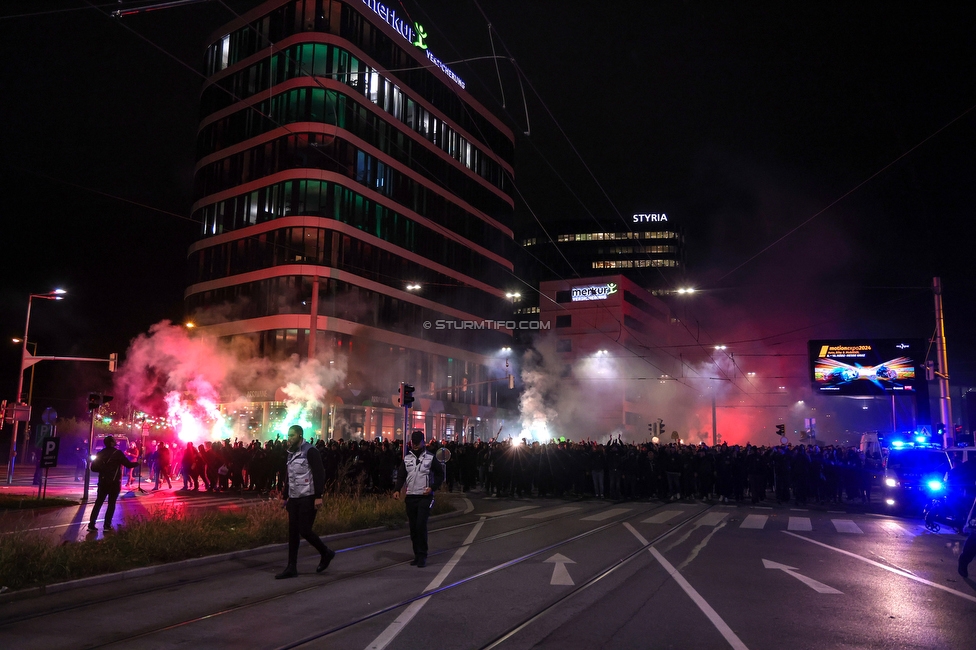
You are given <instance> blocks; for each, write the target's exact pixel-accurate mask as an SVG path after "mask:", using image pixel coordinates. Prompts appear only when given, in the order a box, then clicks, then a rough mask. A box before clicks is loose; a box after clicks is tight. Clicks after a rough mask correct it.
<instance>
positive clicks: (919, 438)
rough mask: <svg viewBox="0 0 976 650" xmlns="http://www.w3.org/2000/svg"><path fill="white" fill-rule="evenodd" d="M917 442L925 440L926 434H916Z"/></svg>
mask: <svg viewBox="0 0 976 650" xmlns="http://www.w3.org/2000/svg"><path fill="white" fill-rule="evenodd" d="M915 442H925V436H915Z"/></svg>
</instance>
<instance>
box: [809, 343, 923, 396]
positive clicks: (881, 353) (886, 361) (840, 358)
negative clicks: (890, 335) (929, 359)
mask: <svg viewBox="0 0 976 650" xmlns="http://www.w3.org/2000/svg"><path fill="white" fill-rule="evenodd" d="M809 350H810V372H811V375H812V377H813V385H814V388H815V389H816V390H817V391H818V392H820V393H828V394H834V395H880V394H883V393H912V392H915V391H916V390H917V386H918V384H917V382H919V381H924V380H925V351H926V343H925V341H922V340H920V339H842V340H828V341H810V344H809Z"/></svg>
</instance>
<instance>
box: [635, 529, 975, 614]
mask: <svg viewBox="0 0 976 650" xmlns="http://www.w3.org/2000/svg"><path fill="white" fill-rule="evenodd" d="M625 525H626V524H625ZM783 532H784V533H786V534H787V535H790V536H791V537H796V538H797V539H802V540H803V541H804V542H810V543H811V544H816V545H817V546H822V547H824V548H826V549H830V550H831V551H837V552H838V553H840V554H842V555H846V556H848V557H852V558H854V559H855V560H860V561H861V562H867V563H868V564H871V565H873V566H876V567H878V568H879V569H884V570H885V571H891V572H892V573H895V574H897V575H900V576H903V577H905V578H908V579H909V580H915V581H916V582H921V583H922V584H925V585H928V586H930V587H935V588H936V589H941V590H942V591H947V592H949V593H950V594H955V595H956V596H959V597H960V598H965V599H966V600H970V601H972V602H974V603H976V596H971V595H969V594H964V593H963V592H961V591H956V590H955V589H951V588H949V587H946V586H944V585H940V584H939V583H938V582H932V581H931V580H926V579H925V578H919V577H918V576H916V575H912V574H911V573H908V572H907V571H903V570H901V569H896V568H894V567H890V566H886V565H884V564H881V563H880V562H875V561H874V560H869V559H868V558H866V557H862V556H860V555H858V554H856V553H851V552H850V551H845V550H844V549H842V548H837V547H836V546H830V545H829V544H824V543H823V542H818V541H816V540H813V539H810V538H809V537H804V536H803V535H797V534H796V533H791V532H789V531H786V530H784V531H783Z"/></svg>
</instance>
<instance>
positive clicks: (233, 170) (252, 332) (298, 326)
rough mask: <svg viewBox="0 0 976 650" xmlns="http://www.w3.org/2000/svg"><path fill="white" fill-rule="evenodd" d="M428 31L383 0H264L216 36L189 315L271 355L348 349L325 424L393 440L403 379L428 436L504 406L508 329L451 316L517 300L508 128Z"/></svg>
mask: <svg viewBox="0 0 976 650" xmlns="http://www.w3.org/2000/svg"><path fill="white" fill-rule="evenodd" d="M397 7H399V5H397ZM426 39H427V35H426V33H425V31H424V30H423V28H422V27H421V26H420V25H416V24H414V23H410V22H408V21H407V20H405V19H404V17H403V16H401V15H400V14H399V13H398V11H397V9H395V8H393V7H392V6H391V7H387V6H386V5H384V4H382V3H380V2H377V1H376V0H341V1H340V0H270V1H269V2H266V3H264V4H262V5H261V6H259V7H257V8H255V9H254V10H253V11H251V12H249V13H247V14H245V15H244V16H242V17H241V18H239V19H238V20H236V21H234V22H232V23H230V24H228V25H225V26H224V27H223V28H222V29H221V30H220V31H219V32H218V33H217V34H215V35H214V36H213V38H212V42H211V44H210V46H209V47H208V49H207V54H206V74H207V81H206V83H205V85H204V88H203V91H202V95H201V122H200V127H199V132H198V138H197V165H196V170H195V198H196V200H195V203H194V204H193V208H192V210H193V217H194V219H196V220H197V221H199V223H200V228H201V235H200V239H199V240H198V241H197V242H196V243H194V244H193V245H192V246H191V247H190V250H189V255H188V258H189V284H188V288H187V290H186V294H185V295H186V307H187V312H188V313H189V314H191V315H192V316H193V317H194V319H195V320H196V321H197V322H199V323H200V324H201V325H203V326H204V327H205V328H206V329H207V330H208V331H209V332H210V333H212V334H214V335H216V336H218V337H225V338H236V339H247V340H249V341H250V342H251V344H252V345H253V347H254V349H255V350H256V351H257V353H258V354H260V355H262V356H265V357H268V358H271V359H275V358H286V357H288V356H290V355H294V354H297V355H299V356H300V357H317V356H319V357H321V356H323V355H325V356H330V357H331V356H334V355H343V356H344V358H345V359H346V360H347V365H348V374H347V377H346V380H345V382H346V386H345V387H344V388H343V389H342V390H340V391H338V392H336V393H335V394H334V395H332V396H331V397H330V399H331V403H330V405H329V406H328V407H327V408H326V409H324V412H323V416H322V423H321V429H320V430H319V431H317V433H318V434H319V435H322V436H324V437H330V436H335V437H340V436H345V437H346V438H347V439H348V438H349V437H350V436H352V437H358V436H362V437H365V438H369V439H372V438H374V437H384V438H387V439H390V438H392V437H394V435H395V432H397V431H398V430H400V429H402V428H403V423H402V421H401V420H402V409H396V408H395V407H394V405H393V403H392V399H391V396H393V395H394V394H395V393H396V392H397V388H398V385H399V382H401V381H406V382H408V383H412V384H413V385H414V386H416V397H417V402H416V403H415V405H414V406H415V407H416V408H415V409H414V411H413V414H414V415H413V416H414V417H416V418H417V419H416V420H415V421H413V422H411V423H409V428H417V427H419V428H425V429H426V430H427V433H428V435H434V436H437V437H449V436H450V437H460V436H461V434H462V431H463V432H464V433H465V434H467V435H468V436H469V437H470V435H471V433H472V430H473V431H474V435H475V436H479V437H485V436H486V434H487V432H489V431H490V429H491V428H492V427H493V426H494V421H495V420H498V419H500V418H503V417H505V416H506V415H507V412H504V411H503V410H500V409H499V408H498V399H499V394H500V393H501V392H502V390H503V389H504V390H508V381H507V380H506V379H505V372H506V371H505V369H504V361H503V360H502V362H501V364H499V363H498V361H499V359H498V354H499V350H501V349H502V348H504V347H506V346H507V345H509V344H510V341H511V336H510V334H509V333H508V332H507V331H505V330H497V329H491V328H488V329H460V328H459V327H457V326H453V325H447V326H444V327H438V326H437V324H438V323H458V322H462V321H469V322H470V321H473V322H480V321H485V320H498V319H501V320H504V318H506V317H510V316H511V313H512V305H511V300H509V299H506V297H505V294H506V293H507V292H509V291H510V290H511V286H510V285H511V277H512V270H513V265H512V251H513V249H514V242H513V239H512V221H513V213H514V207H513V206H514V202H513V199H512V196H511V192H510V189H511V188H510V183H511V178H512V174H513V167H512V166H513V155H514V137H513V133H512V131H511V130H510V129H509V128H508V127H507V126H505V124H503V123H502V122H501V121H500V120H499V119H498V118H496V117H495V116H494V115H493V114H492V113H491V112H489V111H488V110H487V109H486V108H485V107H484V106H482V105H481V104H480V103H479V102H478V101H477V100H476V99H475V98H474V97H472V96H471V95H470V94H469V93H468V91H467V90H465V82H464V80H463V79H462V77H461V76H460V75H459V74H457V73H456V72H455V71H454V70H452V69H451V68H450V67H449V66H448V65H447V64H445V63H444V62H443V61H442V60H441V59H439V58H438V57H437V56H435V55H434V53H433V52H432V50H431V48H436V44H435V43H432V42H427V40H426ZM408 286H409V287H410V288H409V289H408ZM217 314H219V315H220V316H219V317H218V316H217ZM428 327H429V328H428ZM273 398H274V397H273V396H264V397H263V398H262V396H260V395H258V396H255V397H254V399H255V404H254V405H253V408H254V409H255V411H258V410H262V413H261V414H254V417H255V418H256V419H257V420H258V421H267V418H268V417H269V416H268V413H269V410H270V409H272V408H273V407H274V404H273ZM262 399H266V400H267V403H262V402H261V400H262ZM340 425H341V426H340Z"/></svg>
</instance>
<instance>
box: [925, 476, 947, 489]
mask: <svg viewBox="0 0 976 650" xmlns="http://www.w3.org/2000/svg"><path fill="white" fill-rule="evenodd" d="M926 485H927V486H928V488H929V489H930V490H932V491H933V492H940V491H941V490H942V487H943V485H942V481H936V480H935V479H933V480H931V481H929V482H928V483H926Z"/></svg>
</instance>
